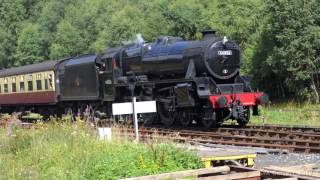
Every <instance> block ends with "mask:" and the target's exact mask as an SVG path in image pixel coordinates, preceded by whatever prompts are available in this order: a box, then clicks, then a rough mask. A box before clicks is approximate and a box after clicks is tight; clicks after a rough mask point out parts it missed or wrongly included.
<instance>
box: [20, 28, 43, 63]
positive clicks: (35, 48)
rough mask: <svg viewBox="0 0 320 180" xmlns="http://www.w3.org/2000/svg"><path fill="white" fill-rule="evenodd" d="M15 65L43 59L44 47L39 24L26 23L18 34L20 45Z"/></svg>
mask: <svg viewBox="0 0 320 180" xmlns="http://www.w3.org/2000/svg"><path fill="white" fill-rule="evenodd" d="M15 58H16V61H15V62H14V65H16V66H20V65H25V64H32V63H34V62H39V61H43V60H45V59H44V56H43V49H42V46H41V37H40V33H39V26H38V25H37V24H33V23H26V24H25V25H24V26H23V28H22V30H21V31H20V33H19V34H18V46H17V50H16V55H15Z"/></svg>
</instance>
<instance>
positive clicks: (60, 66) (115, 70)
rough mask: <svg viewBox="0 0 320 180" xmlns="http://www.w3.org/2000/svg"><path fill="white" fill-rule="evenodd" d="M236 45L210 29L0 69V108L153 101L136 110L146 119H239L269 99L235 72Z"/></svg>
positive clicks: (94, 109)
mask: <svg viewBox="0 0 320 180" xmlns="http://www.w3.org/2000/svg"><path fill="white" fill-rule="evenodd" d="M240 63H241V62H240V49H239V46H238V45H237V44H236V43H235V42H233V41H231V40H228V39H227V38H226V37H223V38H219V37H216V36H215V33H214V31H206V32H204V33H203V39H202V40H197V41H185V40H183V39H181V38H178V37H171V36H161V37H159V38H158V39H156V41H155V42H154V43H145V42H144V41H143V39H142V38H141V37H138V38H137V39H136V41H135V42H134V43H131V44H128V45H124V46H121V47H115V48H110V49H107V50H106V51H105V52H104V53H101V54H98V55H84V56H80V57H75V58H68V59H63V60H58V61H46V62H43V63H39V64H34V65H27V66H23V67H18V68H12V69H7V70H1V71H0V90H1V94H0V105H1V111H2V112H12V111H25V110H27V109H28V110H30V109H32V110H33V111H37V112H39V113H42V114H47V115H50V114H57V113H58V114H59V113H60V114H61V113H64V112H72V113H73V114H83V113H84V112H90V113H91V114H93V115H94V116H96V117H100V118H102V117H107V116H111V114H112V110H111V106H112V103H114V102H127V101H130V100H131V97H132V96H136V97H137V100H138V101H145V100H155V101H156V102H157V113H148V114H140V115H139V118H140V119H142V120H143V121H144V123H145V124H152V123H157V122H160V123H162V124H165V125H166V126H171V125H173V124H174V123H175V122H177V123H180V124H181V125H183V126H189V125H190V124H191V123H193V122H197V123H199V124H202V125H203V126H204V127H206V128H209V127H212V126H219V125H221V124H222V123H223V122H224V121H225V120H228V119H233V120H236V121H237V122H238V123H239V125H241V126H244V125H246V124H247V123H248V122H249V119H250V110H251V109H252V111H253V114H254V115H257V114H258V105H259V104H263V103H266V102H267V101H268V99H267V96H266V95H265V94H263V93H262V92H253V90H252V88H251V86H250V82H249V80H248V78H245V77H243V76H240V75H239V70H240Z"/></svg>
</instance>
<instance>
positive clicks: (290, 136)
mask: <svg viewBox="0 0 320 180" xmlns="http://www.w3.org/2000/svg"><path fill="white" fill-rule="evenodd" d="M139 131H140V135H141V138H142V139H148V138H149V139H171V140H174V141H178V142H197V143H210V144H223V145H236V146H251V147H265V148H273V149H285V150H289V151H290V152H303V153H320V134H317V133H311V132H308V133H304V132H301V131H292V130H291V129H290V128H287V130H286V131H275V130H273V129H272V130H270V129H265V130H263V129H260V128H258V129H255V128H253V129H251V128H248V129H237V128H217V129H213V130H212V131H205V132H203V131H200V130H181V129H172V128H155V127H147V128H145V127H144V128H141V129H140V130H139ZM126 132H127V133H133V129H131V128H129V129H126Z"/></svg>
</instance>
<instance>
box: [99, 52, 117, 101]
mask: <svg viewBox="0 0 320 180" xmlns="http://www.w3.org/2000/svg"><path fill="white" fill-rule="evenodd" d="M105 63H106V69H105V71H104V73H103V74H102V75H101V76H102V77H101V80H102V82H101V85H103V92H104V93H103V95H104V98H103V99H104V101H114V99H115V89H114V80H113V68H112V59H111V58H110V59H109V58H108V59H106V62H105Z"/></svg>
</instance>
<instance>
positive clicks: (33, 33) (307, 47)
mask: <svg viewBox="0 0 320 180" xmlns="http://www.w3.org/2000/svg"><path fill="white" fill-rule="evenodd" d="M319 5H320V2H319V1H318V0H310V1H290V0H266V1H263V0H238V1H232V0H225V1H220V0H176V1H170V0H0V67H2V68H6V67H11V66H18V65H24V64H30V63H34V62H38V61H43V60H48V59H59V58H63V57H68V56H78V55H81V54H85V53H97V52H101V51H103V50H104V49H106V48H108V47H111V46H116V45H119V44H121V43H122V42H123V41H127V40H129V39H132V38H134V36H135V34H137V33H141V34H142V35H143V37H144V38H145V39H146V40H147V41H149V42H151V41H154V39H155V38H156V37H158V36H160V35H166V34H167V35H172V36H180V37H183V38H185V39H199V38H200V37H201V31H203V30H206V29H215V30H217V34H218V35H219V36H226V37H227V38H228V39H232V40H234V41H235V42H237V43H238V44H240V47H241V50H242V62H243V68H242V72H243V73H249V74H250V75H252V76H253V77H254V84H255V85H256V87H257V88H259V89H262V90H264V91H267V92H268V93H269V94H270V95H272V96H275V97H286V98H288V97H298V99H301V100H306V99H314V100H316V101H315V102H318V101H319V95H318V93H319V86H320V85H319V61H320V60H319V51H320V50H319V49H320V42H319V41H320V31H319V30H320V8H318V7H319ZM314 97H315V98H314Z"/></svg>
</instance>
